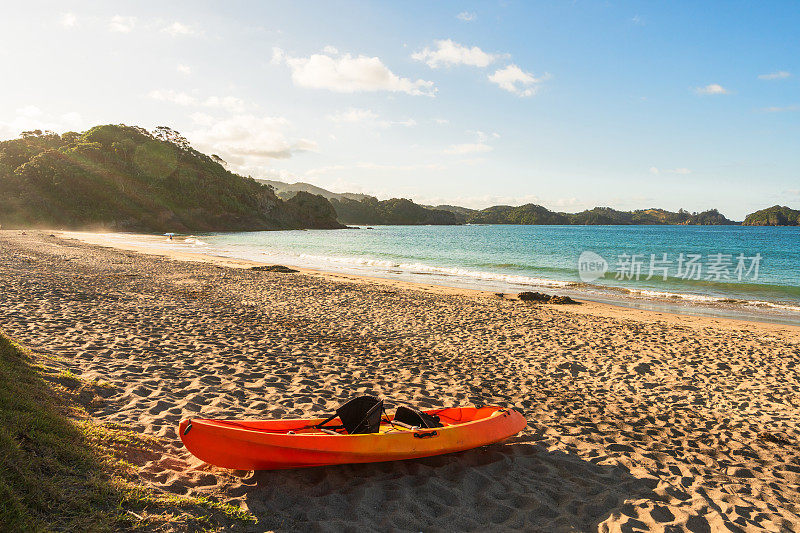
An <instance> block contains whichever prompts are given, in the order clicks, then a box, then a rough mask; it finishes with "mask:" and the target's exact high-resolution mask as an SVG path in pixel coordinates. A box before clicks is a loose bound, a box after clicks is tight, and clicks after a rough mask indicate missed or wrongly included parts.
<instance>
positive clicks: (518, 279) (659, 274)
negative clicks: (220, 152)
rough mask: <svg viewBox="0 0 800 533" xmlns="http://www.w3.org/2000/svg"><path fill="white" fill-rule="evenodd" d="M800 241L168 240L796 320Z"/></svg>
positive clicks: (684, 231)
mask: <svg viewBox="0 0 800 533" xmlns="http://www.w3.org/2000/svg"><path fill="white" fill-rule="evenodd" d="M798 243H800V227H748V226H511V225H465V226H374V227H373V228H371V229H367V228H366V227H360V228H358V229H347V230H303V231H262V232H245V233H225V234H208V235H203V236H200V239H199V240H197V241H192V240H191V239H190V240H189V241H188V242H185V241H184V240H183V239H177V240H176V241H174V242H173V243H164V245H165V246H176V247H186V248H191V249H192V250H194V251H202V252H203V253H209V254H213V255H220V256H228V257H236V258H243V259H251V260H256V261H263V262H267V263H276V264H285V265H289V266H299V267H307V268H315V269H319V270H325V271H332V272H340V273H350V274H361V275H369V276H377V277H383V278H393V279H401V280H407V281H416V282H423V283H433V284H439V285H447V286H453V287H461V288H472V289H482V290H490V291H495V292H504V293H516V292H521V291H540V292H546V293H550V294H563V295H568V296H572V297H576V298H582V299H588V300H595V301H601V302H608V303H616V304H621V305H627V306H631V307H639V308H645V309H656V310H665V311H678V312H686V313H690V314H700V315H714V316H732V317H744V318H755V319H759V320H769V321H775V322H782V323H791V324H800V250H799V249H798ZM200 249H202V250H200Z"/></svg>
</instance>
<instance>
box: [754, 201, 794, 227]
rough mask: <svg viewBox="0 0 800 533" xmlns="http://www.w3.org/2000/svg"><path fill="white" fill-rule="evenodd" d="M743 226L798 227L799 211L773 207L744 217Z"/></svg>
mask: <svg viewBox="0 0 800 533" xmlns="http://www.w3.org/2000/svg"><path fill="white" fill-rule="evenodd" d="M742 225H743V226H800V211H798V210H796V209H791V208H789V207H786V206H781V205H774V206H772V207H769V208H767V209H762V210H761V211H756V212H755V213H750V214H749V215H747V217H745V219H744V222H742Z"/></svg>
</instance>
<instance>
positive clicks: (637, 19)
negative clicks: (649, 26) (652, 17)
mask: <svg viewBox="0 0 800 533" xmlns="http://www.w3.org/2000/svg"><path fill="white" fill-rule="evenodd" d="M631 22H633V23H634V24H636V25H637V26H644V19H643V18H642V17H641V16H640V15H634V16H633V18H632V19H631Z"/></svg>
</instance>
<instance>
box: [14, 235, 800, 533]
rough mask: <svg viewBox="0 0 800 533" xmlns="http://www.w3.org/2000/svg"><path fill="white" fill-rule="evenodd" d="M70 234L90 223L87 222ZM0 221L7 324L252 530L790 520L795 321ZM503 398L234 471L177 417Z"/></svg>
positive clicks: (194, 489)
mask: <svg viewBox="0 0 800 533" xmlns="http://www.w3.org/2000/svg"><path fill="white" fill-rule="evenodd" d="M78 238H80V239H82V240H79V239H78ZM110 244H112V243H110V242H108V240H107V239H105V240H104V238H103V237H102V236H99V235H90V234H83V235H79V234H59V233H56V232H49V231H42V232H40V231H25V232H21V231H10V230H4V231H0V251H2V253H0V287H2V288H1V289H0V294H1V295H2V298H1V300H2V305H0V328H2V329H3V330H4V331H5V332H6V333H7V334H8V335H10V336H12V337H14V338H15V339H17V340H18V341H19V342H21V343H23V344H25V345H27V346H28V347H30V348H31V349H33V350H34V351H36V352H37V353H39V354H40V355H41V356H42V357H49V358H52V359H50V360H49V364H51V365H57V366H59V367H61V368H63V369H64V370H69V371H71V372H72V373H74V374H76V375H77V376H80V377H83V378H86V379H99V380H102V381H103V382H107V383H108V384H109V393H108V394H104V396H105V397H103V398H99V397H98V398H95V399H94V401H92V402H91V403H90V407H89V411H90V414H91V416H92V418H93V419H94V420H96V421H99V422H113V423H118V424H124V425H127V426H129V427H131V428H133V429H136V430H138V431H141V432H143V433H145V434H147V435H151V436H153V437H156V438H157V439H158V440H159V442H160V451H159V453H150V454H139V455H137V456H132V457H130V458H129V460H130V462H132V463H133V464H135V465H136V466H137V467H138V468H139V475H140V476H141V478H142V479H143V480H145V481H146V482H147V483H148V484H150V485H153V486H156V487H158V488H159V489H161V490H164V491H167V492H171V493H175V494H200V495H208V496H210V497H212V498H215V499H217V500H220V501H226V502H230V503H234V504H236V505H238V506H240V507H242V508H245V509H248V510H249V511H250V512H251V513H253V514H254V515H255V516H256V517H257V518H258V523H257V524H255V525H253V526H252V530H253V531H265V530H323V531H342V530H353V531H372V530H376V531H386V530H408V531H437V530H526V531H692V532H703V531H734V532H736V531H762V530H768V531H795V530H797V529H798V528H800V491H799V490H798V489H799V488H800V448H798V444H799V443H800V427H799V423H798V421H799V420H800V417H798V414H800V371H798V366H797V365H798V362H800V328H798V327H792V326H785V325H777V324H765V323H756V322H743V321H736V320H730V319H722V318H704V317H689V316H681V315H671V314H667V313H655V312H649V311H642V310H637V309H626V308H620V307H614V306H609V305H603V304H596V303H584V304H582V305H578V306H551V305H543V304H535V303H524V302H520V301H517V300H514V299H510V298H499V297H498V296H496V295H494V294H493V293H488V292H479V291H466V290H459V289H449V288H444V287H436V286H424V285H414V284H410V283H404V282H398V281H387V280H377V279H368V278H357V277H355V276H346V275H332V274H326V273H323V272H313V271H301V272H298V273H290V274H286V273H275V272H263V271H253V270H249V267H250V266H252V264H251V263H247V262H243V261H234V260H228V259H220V258H211V257H204V256H202V255H200V254H191V253H180V254H166V255H160V256H159V255H146V254H143V253H141V250H136V249H135V247H134V248H131V249H128V250H122V249H115V248H110V247H107V246H106V247H104V246H101V245H110ZM360 393H370V394H375V395H379V396H382V397H385V398H387V402H388V403H389V404H390V406H391V405H395V404H396V403H400V402H408V403H411V404H415V405H417V406H420V407H423V408H425V407H440V406H454V405H465V404H473V405H484V404H502V405H509V406H513V407H515V408H517V409H519V410H520V411H521V412H522V413H523V414H524V415H525V417H526V418H527V420H528V427H527V428H526V430H525V431H524V432H523V433H521V434H520V435H519V436H518V437H516V438H514V439H511V440H510V441H507V442H505V443H502V444H498V445H493V446H489V447H486V448H483V449H477V450H473V451H470V452H465V453H459V454H453V455H447V456H440V457H434V458H429V459H422V460H412V461H405V462H398V463H382V464H372V465H352V466H340V467H325V468H316V469H306V470H295V471H275V472H255V473H254V472H232V471H226V470H222V469H218V468H215V467H211V466H209V465H205V464H203V463H202V462H200V461H198V460H197V459H195V458H193V457H192V456H191V455H190V454H189V453H188V452H187V451H186V450H185V449H184V448H183V447H182V444H181V442H180V439H179V438H178V436H177V433H176V427H177V423H178V422H179V420H180V419H181V418H184V417H190V416H203V417H209V418H234V417H250V418H279V417H303V416H309V415H319V414H326V413H328V412H330V411H331V410H332V409H334V408H335V407H336V406H337V405H338V404H339V403H341V402H342V401H344V400H346V399H348V398H350V397H352V396H354V395H357V394H360Z"/></svg>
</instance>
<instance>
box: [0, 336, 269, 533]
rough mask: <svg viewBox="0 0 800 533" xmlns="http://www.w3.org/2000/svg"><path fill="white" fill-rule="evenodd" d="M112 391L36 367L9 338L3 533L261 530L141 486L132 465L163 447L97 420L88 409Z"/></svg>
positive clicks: (228, 510) (1, 340) (0, 451)
mask: <svg viewBox="0 0 800 533" xmlns="http://www.w3.org/2000/svg"><path fill="white" fill-rule="evenodd" d="M109 387H110V386H109V385H108V384H106V383H97V382H88V381H85V380H82V379H81V378H80V377H78V376H75V375H74V374H71V373H69V372H58V371H56V370H53V369H50V368H48V367H47V366H46V365H42V364H35V363H34V362H33V360H32V354H31V353H30V352H29V351H28V350H26V349H25V348H23V347H21V346H20V345H18V344H16V343H14V342H13V341H12V340H10V339H9V338H8V337H6V336H5V335H3V333H2V332H0V531H117V530H139V529H158V530H159V531H169V530H180V531H185V530H189V531H215V530H219V529H222V528H225V527H231V526H235V525H236V524H242V523H245V522H253V521H255V518H254V517H253V516H252V515H250V514H249V513H247V512H245V511H243V510H241V509H239V508H238V507H234V506H232V505H228V504H225V503H220V502H215V501H213V500H210V499H208V498H205V497H184V496H176V495H173V494H168V493H162V492H159V491H157V490H155V489H153V488H150V487H148V486H145V485H142V484H141V483H140V482H138V478H137V476H136V467H134V466H133V465H132V464H130V463H129V462H127V461H126V460H125V457H126V456H127V455H128V454H130V453H131V452H139V453H150V454H158V453H159V451H160V450H162V449H163V447H162V446H161V444H160V443H159V442H158V439H156V438H155V437H149V436H146V435H142V434H141V433H138V432H134V431H130V430H129V429H127V428H126V427H125V426H122V425H119V424H96V423H93V422H92V421H91V420H89V419H88V417H87V416H86V412H85V410H84V408H83V407H82V405H86V404H87V403H91V402H92V401H95V400H96V398H97V392H100V393H101V394H100V395H102V393H103V392H104V391H105V390H107V389H109Z"/></svg>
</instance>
